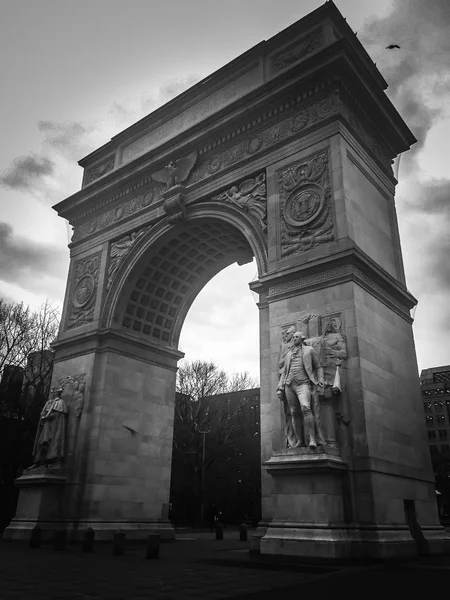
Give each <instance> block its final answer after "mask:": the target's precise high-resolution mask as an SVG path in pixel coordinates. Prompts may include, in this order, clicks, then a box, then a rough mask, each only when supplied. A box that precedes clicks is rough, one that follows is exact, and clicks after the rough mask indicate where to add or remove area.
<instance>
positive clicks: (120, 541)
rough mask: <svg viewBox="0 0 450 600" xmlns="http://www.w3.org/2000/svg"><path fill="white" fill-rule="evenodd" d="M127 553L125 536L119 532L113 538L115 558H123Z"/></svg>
mask: <svg viewBox="0 0 450 600" xmlns="http://www.w3.org/2000/svg"><path fill="white" fill-rule="evenodd" d="M124 552H125V534H124V533H122V532H121V531H117V532H116V533H115V534H114V537H113V552H112V553H113V556H122V554H123V553H124Z"/></svg>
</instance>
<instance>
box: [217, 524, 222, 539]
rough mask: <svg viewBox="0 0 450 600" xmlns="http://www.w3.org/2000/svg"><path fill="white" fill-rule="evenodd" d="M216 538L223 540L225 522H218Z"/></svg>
mask: <svg viewBox="0 0 450 600" xmlns="http://www.w3.org/2000/svg"><path fill="white" fill-rule="evenodd" d="M216 540H223V524H222V523H220V521H217V522H216Z"/></svg>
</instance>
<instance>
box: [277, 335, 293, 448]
mask: <svg viewBox="0 0 450 600" xmlns="http://www.w3.org/2000/svg"><path fill="white" fill-rule="evenodd" d="M296 331H297V330H296V327H295V325H291V326H290V327H289V328H288V329H286V330H285V331H284V332H283V341H282V343H281V348H280V355H279V357H278V376H279V377H281V374H282V372H283V368H284V363H285V362H286V355H287V353H288V352H289V350H292V348H293V347H294V342H293V339H292V338H293V337H294V333H295V332H296ZM280 400H281V401H282V404H283V413H284V419H285V425H286V430H285V431H286V442H287V446H288V447H289V448H296V447H297V445H298V439H297V436H296V435H295V432H294V428H293V426H292V416H291V409H290V406H289V404H288V401H287V399H286V395H285V394H284V393H283V394H282V396H281V398H280Z"/></svg>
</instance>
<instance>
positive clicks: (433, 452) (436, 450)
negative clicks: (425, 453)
mask: <svg viewBox="0 0 450 600" xmlns="http://www.w3.org/2000/svg"><path fill="white" fill-rule="evenodd" d="M430 452H431V456H438V454H439V448H438V446H435V445H434V444H432V445H431V446H430Z"/></svg>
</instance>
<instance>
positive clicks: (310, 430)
mask: <svg viewBox="0 0 450 600" xmlns="http://www.w3.org/2000/svg"><path fill="white" fill-rule="evenodd" d="M305 339H306V336H305V335H303V334H302V333H301V332H300V331H296V332H295V333H294V335H293V337H292V340H293V342H294V347H293V348H292V350H289V352H288V353H287V354H286V356H285V359H284V365H283V368H282V370H281V374H280V381H279V383H278V389H277V395H278V397H279V398H280V400H282V401H284V399H286V402H287V403H288V405H289V410H290V418H291V422H292V429H293V432H294V434H295V437H296V440H297V441H296V443H295V444H294V445H293V447H295V448H298V447H301V446H308V447H309V448H310V449H311V450H315V449H316V448H317V446H324V445H325V440H324V438H323V434H322V430H321V425H320V412H319V402H318V394H323V386H324V380H323V369H322V367H321V366H320V363H319V359H318V357H317V354H316V353H315V351H314V350H313V348H311V347H310V346H305V345H304V343H303V342H304V340H305ZM302 417H303V420H302ZM290 445H291V444H290ZM291 447H292V445H291Z"/></svg>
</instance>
